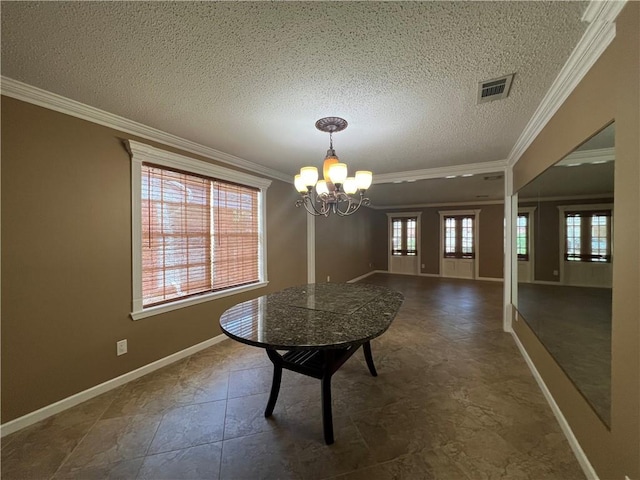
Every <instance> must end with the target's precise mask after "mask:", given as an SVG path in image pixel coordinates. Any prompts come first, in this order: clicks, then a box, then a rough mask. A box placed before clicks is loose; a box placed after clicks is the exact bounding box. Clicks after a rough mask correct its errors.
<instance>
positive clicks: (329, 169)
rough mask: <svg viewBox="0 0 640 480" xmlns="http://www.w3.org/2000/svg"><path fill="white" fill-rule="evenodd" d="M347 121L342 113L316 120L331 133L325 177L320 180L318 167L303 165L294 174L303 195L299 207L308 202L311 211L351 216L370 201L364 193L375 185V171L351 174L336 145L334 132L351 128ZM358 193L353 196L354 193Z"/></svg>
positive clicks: (323, 168)
mask: <svg viewBox="0 0 640 480" xmlns="http://www.w3.org/2000/svg"><path fill="white" fill-rule="evenodd" d="M347 125H348V123H347V121H346V120H345V119H344V118H339V117H325V118H321V119H320V120H318V121H317V122H316V128H317V129H318V130H320V131H322V132H328V133H329V150H327V156H326V157H325V158H324V164H323V166H322V174H323V179H321V180H318V169H317V168H316V167H302V168H301V169H300V173H299V174H298V175H296V176H295V177H294V184H295V187H296V190H297V191H298V192H299V193H300V195H301V196H302V198H300V199H298V200H297V201H296V207H300V206H302V205H304V208H305V209H306V210H307V212H309V213H310V214H311V215H315V216H318V215H324V216H325V217H328V216H329V214H330V213H332V212H333V213H335V214H337V215H340V216H343V217H344V216H347V215H351V214H352V213H355V212H356V211H357V210H358V209H359V208H360V207H361V206H362V205H369V199H368V198H365V196H364V193H365V191H366V190H367V188H369V187H370V186H371V181H372V180H373V175H372V173H371V172H369V171H367V170H358V171H357V172H356V173H355V176H353V177H349V176H348V171H347V165H346V164H345V163H341V162H340V159H339V158H338V156H337V155H336V151H335V150H334V149H333V134H334V133H335V132H340V131H342V130H344V129H345V128H347ZM356 194H357V195H358V196H357V197H355V198H354V197H353V196H352V195H356Z"/></svg>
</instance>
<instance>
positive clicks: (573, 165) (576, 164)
mask: <svg viewBox="0 0 640 480" xmlns="http://www.w3.org/2000/svg"><path fill="white" fill-rule="evenodd" d="M579 165H582V164H581V163H568V164H567V165H566V166H567V167H577V166H579Z"/></svg>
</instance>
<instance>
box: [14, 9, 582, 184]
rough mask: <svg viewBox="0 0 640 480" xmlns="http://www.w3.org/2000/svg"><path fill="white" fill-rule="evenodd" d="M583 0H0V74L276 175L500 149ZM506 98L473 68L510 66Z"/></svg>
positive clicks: (496, 155) (427, 161) (552, 63)
mask: <svg viewBox="0 0 640 480" xmlns="http://www.w3.org/2000/svg"><path fill="white" fill-rule="evenodd" d="M585 8H586V3H585V2H515V1H514V2H495V3H491V2H202V3H200V2H150V3H146V2H43V3H36V2H2V74H3V75H5V76H7V77H10V78H13V79H16V80H19V81H22V82H25V83H27V84H30V85H34V86H37V87H40V88H43V89H45V90H48V91H51V92H54V93H57V94H60V95H63V96H65V97H68V98H71V99H74V100H78V101H80V102H82V103H86V104H88V105H91V106H94V107H97V108H100V109H102V110H106V111H108V112H111V113H114V114H117V115H120V116H123V117H126V118H129V119H132V120H135V121H137V122H141V123H143V124H146V125H149V126H152V127H155V128H158V129H160V130H163V131H166V132H169V133H172V134H175V135H178V136H180V137H183V138H186V139H189V140H192V141H195V142H198V143H200V144H203V145H206V146H209V147H212V148H214V149H217V150H219V151H222V152H225V153H229V154H232V155H236V156H238V157H242V158H244V159H246V160H250V161H252V162H255V163H258V164H261V165H265V166H268V167H271V168H274V169H276V170H279V171H281V172H283V173H286V174H293V173H295V172H297V170H298V169H299V168H300V167H301V166H303V165H306V164H316V165H319V164H320V163H321V161H322V158H323V157H324V153H325V151H326V149H327V146H328V138H327V135H326V134H323V133H321V132H318V131H317V130H316V129H315V128H314V122H315V120H317V119H318V118H320V117H323V116H333V115H336V116H342V117H344V118H345V119H347V121H348V122H349V127H348V128H347V129H346V130H345V131H344V132H340V133H338V134H336V135H335V138H334V142H335V148H336V151H337V152H338V155H340V157H341V159H342V160H343V161H345V162H347V163H348V164H349V166H350V168H360V169H364V168H366V169H370V170H372V171H374V174H375V173H391V172H400V171H408V170H415V169H425V168H432V167H448V166H455V165H462V164H469V163H476V162H486V161H494V160H501V159H504V158H506V157H507V155H508V153H509V151H510V150H511V148H512V147H513V145H514V143H515V142H516V140H517V139H518V137H519V135H520V133H521V132H522V130H523V128H524V127H525V125H526V124H527V122H528V120H529V119H530V118H531V116H532V115H533V113H534V111H535V109H536V107H537V106H538V105H539V103H540V101H541V100H542V98H543V96H544V94H545V93H546V91H547V90H548V88H549V86H550V85H551V83H552V81H553V80H554V78H555V77H556V75H557V74H558V72H559V71H560V69H561V67H562V66H563V64H564V63H565V61H566V60H567V58H568V56H569V54H570V53H571V51H572V49H573V47H574V46H575V45H576V44H577V42H578V40H579V39H580V37H581V35H582V33H583V32H584V30H585V29H586V24H583V23H582V22H581V21H580V17H581V14H582V12H583V11H584V9H585ZM514 72H515V74H516V75H515V78H514V81H513V85H512V88H511V94H510V96H509V98H507V99H506V100H502V101H496V102H491V103H486V104H482V105H476V89H477V82H478V81H482V80H486V79H491V78H495V77H497V76H501V75H505V74H509V73H514Z"/></svg>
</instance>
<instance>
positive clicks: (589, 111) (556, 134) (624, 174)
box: [513, 2, 640, 479]
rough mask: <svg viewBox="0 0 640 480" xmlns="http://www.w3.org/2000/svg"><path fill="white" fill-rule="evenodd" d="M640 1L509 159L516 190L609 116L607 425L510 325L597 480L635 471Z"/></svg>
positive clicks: (639, 347)
mask: <svg viewBox="0 0 640 480" xmlns="http://www.w3.org/2000/svg"><path fill="white" fill-rule="evenodd" d="M639 20H640V3H638V2H629V3H627V5H626V6H625V8H624V10H623V12H622V13H621V15H620V16H619V17H618V20H617V22H616V31H617V33H616V38H615V39H614V41H613V43H612V44H611V45H610V46H609V47H608V48H607V50H606V51H605V52H604V54H603V55H602V56H601V57H600V59H599V60H598V61H597V62H596V64H595V65H594V66H593V67H592V69H591V70H590V71H589V72H588V74H587V75H586V76H585V78H584V79H583V80H582V82H580V84H579V85H578V86H577V88H576V89H575V90H574V91H573V92H572V94H571V95H570V96H569V98H568V99H567V100H566V101H565V103H564V104H563V105H562V107H561V108H560V109H559V110H558V112H557V113H556V114H555V115H554V117H553V118H552V119H551V121H550V122H549V123H548V124H547V126H546V127H545V128H544V129H543V130H542V132H540V134H539V135H538V137H537V138H536V139H535V141H534V142H533V143H532V144H531V146H530V147H529V148H528V149H527V151H526V152H525V154H524V155H523V156H522V158H521V159H520V160H519V161H518V163H517V164H516V165H515V166H514V171H513V173H514V189H515V190H517V189H518V188H520V187H521V186H523V185H525V184H526V183H527V182H529V181H530V180H532V179H533V178H534V177H535V176H536V175H538V174H539V173H541V172H542V171H543V170H544V169H546V168H547V167H548V166H550V165H551V164H553V163H555V162H556V161H557V160H559V159H560V158H562V157H563V156H564V155H566V154H567V153H569V152H570V151H572V150H573V149H574V148H575V147H576V146H578V145H579V144H580V143H581V142H582V141H584V140H585V139H586V138H588V137H590V136H592V135H593V134H594V133H596V132H597V131H599V130H600V129H601V128H602V127H604V126H605V125H607V124H608V123H609V122H611V121H612V120H615V122H616V145H615V154H616V166H615V222H614V234H613V239H614V244H613V249H614V252H615V254H614V259H613V320H612V323H613V325H612V362H611V370H612V386H611V388H612V392H611V394H612V395H611V417H612V418H611V429H610V430H608V429H607V428H606V427H605V426H604V424H603V423H602V422H601V421H600V420H599V419H598V417H597V415H596V414H595V413H594V412H593V410H592V409H591V408H590V407H589V405H588V403H587V402H586V401H585V400H584V398H583V397H582V396H581V395H580V393H579V392H578V391H577V390H576V388H575V387H574V386H573V384H572V383H571V381H570V380H569V379H568V378H567V377H566V375H565V374H564V373H563V372H562V370H561V369H560V368H559V367H558V365H557V364H556V363H555V361H554V360H553V358H551V356H550V355H549V353H548V352H547V351H546V350H545V349H544V347H543V346H542V345H541V344H540V342H539V341H538V340H537V338H536V337H535V335H534V334H533V333H532V332H531V330H530V329H529V328H528V327H527V325H526V324H525V322H523V321H522V320H518V321H516V322H514V330H515V332H516V334H517V335H518V337H519V338H520V340H521V341H522V343H523V345H524V347H525V348H526V350H527V352H528V354H529V356H530V357H531V359H532V360H533V362H534V364H535V365H536V368H537V370H538V371H539V372H540V374H541V376H542V378H543V379H544V381H545V383H546V384H547V386H548V387H549V390H550V391H551V394H552V395H553V397H554V399H555V401H556V402H557V404H558V406H559V407H560V409H561V410H562V412H563V414H564V416H565V417H566V419H567V421H568V422H569V425H570V426H571V429H572V430H573V432H574V434H575V435H576V437H577V439H578V441H579V442H580V445H581V446H582V448H583V450H584V451H585V453H586V455H587V457H588V458H589V460H590V462H591V464H592V465H593V467H594V468H595V469H596V472H597V473H598V475H599V476H600V478H603V479H622V478H624V476H625V475H628V476H629V477H630V478H638V477H639V476H640V353H639V352H640V330H639V328H638V324H639V322H638V319H639V318H640V303H639V302H638V291H640V276H639V273H640V272H639V269H638V265H640V258H639V251H640V233H639V229H640V221H639V220H640V196H639V193H638V192H639V190H640V140H639V134H638V132H639V131H640V119H639V116H640V96H639V93H638V89H639V85H640V22H639Z"/></svg>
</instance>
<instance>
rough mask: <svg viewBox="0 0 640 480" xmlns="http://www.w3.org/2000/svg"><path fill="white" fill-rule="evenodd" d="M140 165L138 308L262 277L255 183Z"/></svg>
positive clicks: (246, 282) (236, 285) (254, 280)
mask: <svg viewBox="0 0 640 480" xmlns="http://www.w3.org/2000/svg"><path fill="white" fill-rule="evenodd" d="M141 168H142V169H141V220H142V235H141V238H142V306H143V307H150V306H154V305H159V304H163V303H166V302H170V301H174V300H177V299H184V298H187V297H191V296H195V295H200V294H203V293H207V292H215V291H220V290H224V289H229V288H233V287H238V286H241V285H248V284H252V283H257V282H259V281H260V264H259V262H260V221H259V211H260V209H259V189H257V188H254V187H249V186H244V185H239V184H235V183H231V182H226V181H221V180H217V179H214V178H210V177H207V176H200V175H196V174H192V173H187V172H183V171H178V170H173V169H170V168H167V167H163V166H158V165H153V164H148V163H143V164H142V167H141Z"/></svg>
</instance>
